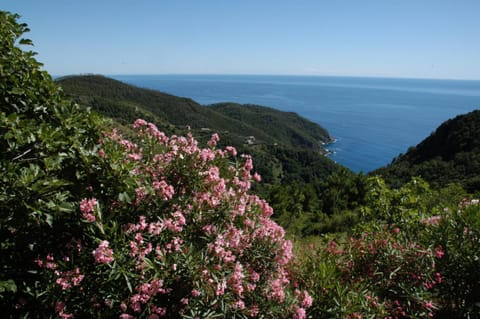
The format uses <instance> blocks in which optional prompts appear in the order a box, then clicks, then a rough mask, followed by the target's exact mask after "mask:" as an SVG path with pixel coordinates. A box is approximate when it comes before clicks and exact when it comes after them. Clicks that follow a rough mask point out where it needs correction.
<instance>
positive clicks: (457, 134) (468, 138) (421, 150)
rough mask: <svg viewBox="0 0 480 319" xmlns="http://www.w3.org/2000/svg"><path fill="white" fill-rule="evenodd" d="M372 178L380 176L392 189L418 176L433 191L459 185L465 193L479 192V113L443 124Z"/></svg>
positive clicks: (462, 116) (458, 117) (478, 111)
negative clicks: (426, 182)
mask: <svg viewBox="0 0 480 319" xmlns="http://www.w3.org/2000/svg"><path fill="white" fill-rule="evenodd" d="M373 174H380V175H383V176H384V177H385V179H386V180H387V181H388V182H389V183H391V184H392V185H393V186H396V187H398V186H399V185H402V184H404V183H405V182H407V181H408V180H410V179H411V178H412V177H414V176H420V177H422V178H423V179H425V180H426V181H428V182H429V183H430V184H431V185H432V186H433V187H436V188H440V187H444V186H446V185H448V184H450V183H460V184H461V185H462V186H463V187H464V188H465V189H466V190H468V191H469V192H472V193H473V192H478V191H480V110H476V111H473V112H470V113H468V114H463V115H459V116H457V117H455V118H454V119H450V120H448V121H446V122H444V123H443V124H441V125H440V126H439V127H438V128H437V129H436V130H435V132H433V133H432V134H431V135H430V136H429V137H427V138H426V139H425V140H423V141H422V142H421V143H419V144H418V145H417V146H415V147H412V148H410V149H409V150H408V151H407V153H405V154H401V155H400V156H398V157H397V158H396V159H394V160H393V162H392V163H391V164H390V165H388V166H386V167H384V168H381V169H378V170H376V171H374V172H373Z"/></svg>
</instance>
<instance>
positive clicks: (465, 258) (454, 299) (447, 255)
mask: <svg viewBox="0 0 480 319" xmlns="http://www.w3.org/2000/svg"><path fill="white" fill-rule="evenodd" d="M423 223H424V224H426V225H427V229H426V234H425V235H426V236H425V237H426V238H425V239H424V240H425V241H426V242H429V243H431V244H432V245H434V246H437V247H442V254H443V258H442V259H441V260H440V261H439V263H438V269H439V272H441V274H442V281H441V283H440V284H439V285H438V286H437V287H436V288H437V289H436V290H437V294H438V298H439V301H440V310H439V317H440V318H480V306H479V303H480V272H479V270H478V269H479V260H480V245H479V239H480V206H479V204H478V200H464V201H463V202H462V203H460V205H459V206H458V207H454V208H451V209H445V210H444V211H443V212H441V213H439V214H438V215H437V216H432V217H430V218H428V219H425V220H423Z"/></svg>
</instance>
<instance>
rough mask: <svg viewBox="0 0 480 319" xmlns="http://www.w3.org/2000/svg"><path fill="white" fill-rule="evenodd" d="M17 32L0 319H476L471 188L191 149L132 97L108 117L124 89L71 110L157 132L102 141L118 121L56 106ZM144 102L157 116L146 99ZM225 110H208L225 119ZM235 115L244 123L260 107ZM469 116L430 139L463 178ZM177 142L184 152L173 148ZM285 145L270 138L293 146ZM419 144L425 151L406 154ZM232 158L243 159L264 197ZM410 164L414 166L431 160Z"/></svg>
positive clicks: (8, 95)
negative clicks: (101, 113) (94, 109)
mask: <svg viewBox="0 0 480 319" xmlns="http://www.w3.org/2000/svg"><path fill="white" fill-rule="evenodd" d="M17 19H18V16H16V15H12V14H10V13H6V12H0V41H1V44H2V46H1V47H0V62H1V63H0V89H1V90H0V147H1V148H2V153H1V154H0V172H1V174H0V212H1V213H0V239H1V241H0V267H1V270H2V271H1V272H0V308H1V309H2V311H3V312H2V315H3V316H4V317H9V318H53V317H60V318H73V317H76V318H84V317H85V318H91V317H97V318H111V317H120V318H124V319H126V318H135V317H138V318H152V319H154V318H159V317H169V318H224V317H226V318H250V317H258V318H307V317H308V318H428V317H435V318H480V307H479V305H480V293H479V292H480V276H479V272H478V269H479V266H480V245H479V238H480V222H479V221H480V205H479V201H478V200H476V199H468V196H469V195H468V194H467V192H466V191H465V190H464V187H466V188H467V189H468V190H476V188H474V187H473V188H472V187H471V185H474V183H473V182H472V181H473V179H472V178H473V177H472V176H470V175H468V174H464V175H462V176H463V177H459V178H451V179H450V178H446V179H445V182H438V180H434V185H433V186H434V187H432V188H431V187H430V186H429V184H428V183H427V182H425V181H424V180H422V179H420V178H413V179H411V178H409V179H408V180H405V181H404V182H402V183H399V184H398V187H393V188H392V187H391V186H389V184H390V185H391V184H394V183H393V182H395V179H390V180H389V181H390V183H386V182H385V181H384V180H383V179H382V178H381V177H378V176H370V177H365V176H363V175H361V174H360V175H357V174H353V173H352V172H350V171H348V170H346V169H339V168H338V166H335V165H333V166H332V164H331V161H322V160H321V159H322V157H321V156H319V155H318V153H314V151H312V150H309V148H311V147H312V145H311V144H310V145H307V144H306V147H303V148H302V147H300V148H291V147H289V146H285V145H283V146H281V147H277V146H278V145H274V144H268V145H267V144H264V145H253V146H252V145H241V146H240V147H239V148H235V147H232V146H226V147H222V146H221V144H219V137H218V135H217V134H215V133H214V134H211V133H212V132H211V131H210V130H202V129H197V130H192V132H195V133H199V134H200V135H201V141H203V142H205V143H203V142H200V143H199V142H197V141H196V140H195V139H194V138H193V134H191V132H188V130H186V128H181V127H180V126H178V123H176V124H172V123H171V122H170V121H168V120H166V119H165V118H163V119H162V118H160V117H159V115H158V114H156V113H155V112H153V111H152V110H149V109H144V108H143V106H142V105H140V104H135V103H134V102H133V100H128V101H127V102H125V101H126V100H124V101H123V102H119V106H118V109H116V108H115V105H116V104H115V103H116V102H115V100H114V99H113V100H111V96H113V95H115V94H119V95H120V96H123V97H124V98H126V97H128V98H130V96H129V94H137V93H135V92H137V91H135V90H137V89H135V90H133V89H131V87H129V86H120V87H121V89H119V90H118V91H115V93H114V92H112V91H111V90H110V88H106V89H105V90H104V91H102V90H100V91H101V94H99V95H97V96H96V97H95V98H94V99H93V100H88V98H87V97H86V96H82V97H80V98H78V97H77V98H78V101H80V102H86V101H87V102H88V103H87V105H89V106H95V103H98V105H101V106H100V107H98V108H97V109H98V110H103V111H104V112H111V113H112V114H113V113H115V110H122V112H123V111H125V112H124V113H125V117H124V116H123V115H122V116H120V117H118V118H117V120H121V121H120V122H121V124H127V123H128V121H127V119H130V118H134V117H135V116H136V115H145V116H146V117H147V118H148V119H152V120H155V121H158V122H157V123H159V124H160V125H165V128H166V130H167V131H168V132H169V133H170V134H165V132H161V131H159V130H158V128H157V126H156V125H155V124H153V123H152V122H149V121H145V120H136V121H135V123H134V125H133V127H131V126H130V128H129V129H126V128H125V127H122V131H123V132H125V133H126V134H128V136H130V137H129V138H126V137H124V136H122V134H120V133H119V131H117V130H116V129H112V128H111V127H112V126H115V125H117V124H118V122H114V123H116V124H112V122H109V121H107V120H105V119H102V118H100V117H98V116H97V115H95V114H94V113H91V112H90V111H89V110H88V109H86V108H80V107H79V106H77V105H76V104H74V103H72V102H71V101H69V100H68V99H66V98H65V97H64V96H63V94H62V92H61V90H60V89H59V88H58V87H57V86H56V85H55V83H54V82H53V80H52V79H51V77H50V76H49V75H48V74H47V73H46V72H45V71H42V70H41V64H40V63H38V62H37V61H36V60H35V58H34V53H32V52H31V51H23V50H22V47H21V46H22V45H29V44H31V43H30V41H29V40H26V39H22V38H21V36H22V34H23V33H24V32H26V31H28V29H27V27H26V25H24V24H19V23H18V22H17ZM82 79H84V78H82ZM89 79H91V80H92V81H93V85H94V84H95V81H97V80H98V81H105V79H104V78H101V77H92V78H89ZM106 81H107V82H108V83H112V82H110V80H106ZM115 85H117V84H115ZM122 85H123V84H122ZM124 89H125V90H124ZM85 92H88V90H86V91H85ZM142 92H143V93H142V94H145V95H147V96H149V99H150V98H151V100H149V101H151V102H152V103H154V102H155V101H156V102H158V100H156V98H154V96H157V94H158V93H154V92H151V91H148V90H145V91H142ZM102 94H103V95H102ZM163 98H165V96H163ZM170 98H172V99H176V98H174V97H170ZM179 101H183V102H182V103H185V105H183V106H184V107H186V108H187V110H190V111H192V110H200V109H197V106H195V103H194V102H193V101H190V100H188V99H180V100H179ZM175 103H176V102H175ZM167 104H168V103H167ZM167 104H166V105H167ZM132 107H133V108H135V109H132ZM189 107H190V109H189ZM199 107H200V106H199ZM238 107H239V106H237V105H230V104H227V105H218V106H214V107H212V108H211V110H210V111H211V112H213V109H215V108H219V109H224V111H225V113H230V115H229V116H231V118H230V120H232V118H233V120H237V119H235V117H238V116H240V114H239V113H238ZM102 108H103V109H102ZM246 108H247V109H248V112H247V113H248V114H249V115H248V116H247V118H248V117H249V118H250V120H248V121H253V118H254V117H255V114H256V113H255V112H259V111H260V110H261V109H259V108H257V107H253V106H251V107H250V106H246ZM184 111H185V110H184ZM199 112H203V111H199ZM209 114H210V113H209ZM252 114H253V115H252ZM262 114H263V113H262ZM279 114H280V113H279ZM216 116H217V115H216ZM222 116H223V115H222ZM225 116H226V115H225ZM259 116H260V115H259ZM264 116H265V117H264V118H263V119H262V121H263V122H262V123H263V124H262V125H265V126H268V125H267V124H268V123H269V122H270V123H277V121H279V119H278V118H277V117H276V116H277V115H276V113H275V112H272V113H270V114H269V115H266V114H264ZM278 116H280V115H278ZM291 116H293V115H291V114H290V115H288V116H287V117H291ZM477 116H478V114H477V112H473V113H471V114H469V115H467V116H466V117H460V118H459V120H458V122H457V119H455V120H453V121H452V122H448V123H447V124H445V127H443V128H442V127H441V129H439V132H447V133H445V134H444V135H442V134H443V133H442V134H440V133H439V134H438V135H436V136H437V137H435V138H439V137H438V136H443V137H442V139H444V140H447V141H449V142H446V143H445V145H447V146H448V151H446V152H445V154H440V155H439V156H440V157H439V158H441V161H442V162H445V161H447V160H452V159H453V160H452V161H453V162H449V163H457V159H458V158H459V156H460V157H461V156H464V155H465V154H469V155H468V156H470V157H468V156H467V155H465V156H467V157H468V158H471V159H472V163H473V164H472V166H471V167H470V166H468V165H467V164H465V166H464V168H465V170H466V171H465V172H470V171H468V170H467V168H469V169H470V168H471V169H472V172H474V171H475V169H476V168H475V167H476V166H475V165H476V164H475V160H474V159H475V158H476V155H475V154H476V153H478V150H477V148H476V146H475V145H476V143H477V142H476V141H473V140H474V139H475V136H478V134H477V133H476V132H477V131H476V128H477V126H476V125H473V124H472V125H470V124H471V123H476V120H475V119H476V117H477ZM113 117H115V116H113ZM290 120H292V121H297V120H295V116H293V118H290ZM298 121H299V122H298V123H301V124H300V125H307V124H305V123H303V122H302V121H301V120H298ZM463 121H466V122H465V123H464V122H463ZM298 123H297V124H298ZM302 123H303V124H302ZM469 123H470V124H469ZM279 125H280V124H279ZM449 127H453V128H455V129H452V130H450V129H448V128H449ZM284 128H286V127H284ZM180 130H183V131H185V132H186V134H185V137H182V136H178V135H175V134H172V133H175V132H178V131H180ZM282 132H283V133H282ZM285 132H292V131H289V130H288V129H287V130H279V131H278V134H279V135H278V136H280V137H278V136H277V137H276V138H280V139H284V138H287V139H288V138H290V139H291V141H294V140H295V138H293V136H294V135H295V134H296V133H295V134H293V135H290V136H289V133H287V134H286V135H285V134H284V133H285ZM452 132H453V133H452ZM455 132H457V133H458V132H464V133H458V134H457V133H455ZM472 134H473V135H472ZM207 135H208V138H206V136H207ZM226 135H227V141H228V140H229V137H231V136H232V135H229V134H228V133H227V134H226ZM272 136H273V135H272ZM432 136H435V134H434V135H432ZM431 138H432V139H434V138H433V137H431ZM450 138H451V139H453V140H455V141H459V143H456V142H452V141H450V140H449V139H450ZM426 141H429V140H428V139H427V140H426ZM462 141H463V142H462ZM466 141H470V142H466ZM300 144H301V143H300ZM199 145H205V147H200V146H199ZM425 145H427V146H428V145H437V146H439V145H441V143H440V144H435V143H433V142H432V143H430V142H428V143H427V142H424V143H423V144H422V146H421V147H420V146H419V147H418V152H420V153H421V152H422V150H424V149H425V147H427V146H425ZM239 149H242V151H252V153H254V154H255V155H256V159H258V164H257V162H255V163H256V169H257V171H262V172H267V176H266V177H264V179H265V180H267V183H258V182H259V181H260V180H261V179H262V178H261V177H260V175H259V174H257V173H255V172H254V171H253V161H252V157H250V156H247V155H239V154H241V153H240V152H239ZM432 149H435V147H433V148H432ZM420 153H418V154H420ZM409 154H410V155H408V154H407V157H408V156H410V158H421V160H420V163H425V161H426V162H429V161H430V159H429V158H430V157H431V156H434V155H432V154H433V153H428V154H427V153H425V154H427V155H425V156H423V157H422V156H420V155H418V154H417V155H418V156H417V155H415V156H416V157H415V156H413V155H412V154H416V153H415V152H414V151H412V152H411V153H409ZM435 154H436V153H435ZM459 154H460V155H459ZM461 154H463V155H461ZM449 165H450V164H449ZM455 165H457V164H455ZM455 165H454V166H455ZM442 167H443V166H442ZM449 167H450V166H449ZM455 167H456V166H455ZM432 172H434V171H433V170H432ZM465 172H464V173H465ZM442 173H443V175H445V176H447V177H448V176H450V175H449V174H450V172H442ZM436 174H437V173H436ZM387 176H388V175H387ZM405 176H407V174H406V175H405ZM402 178H404V176H402ZM392 181H393V182H392ZM396 181H399V180H396ZM455 181H458V182H459V183H453V182H455ZM252 186H253V187H254V188H253V189H255V190H256V191H257V192H261V193H263V194H265V195H266V196H267V197H268V199H269V201H270V203H271V205H272V206H270V205H269V204H268V203H267V201H265V200H262V199H261V198H260V197H259V196H257V195H254V194H253V192H252V191H251V187H252ZM440 186H442V187H440ZM272 207H273V208H274V209H275V212H274V209H272ZM271 217H273V218H274V219H275V220H276V221H277V222H278V223H279V224H277V223H276V222H274V221H273V220H272V219H271ZM281 226H284V227H285V229H286V230H287V233H285V232H284V230H283V228H282V227H281ZM324 233H329V234H328V235H322V234H324ZM287 237H291V238H293V239H295V242H294V245H296V247H292V242H291V241H289V240H287ZM293 248H295V249H296V250H297V252H298V254H299V258H295V257H293V254H292V249H293Z"/></svg>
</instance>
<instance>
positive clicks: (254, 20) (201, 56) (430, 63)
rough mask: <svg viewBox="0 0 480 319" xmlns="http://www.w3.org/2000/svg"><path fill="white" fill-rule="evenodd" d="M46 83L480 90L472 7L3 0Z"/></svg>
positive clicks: (265, 0) (439, 2) (406, 1)
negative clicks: (291, 82)
mask: <svg viewBox="0 0 480 319" xmlns="http://www.w3.org/2000/svg"><path fill="white" fill-rule="evenodd" d="M0 8H1V10H6V11H11V12H14V13H18V14H20V15H21V16H22V19H21V21H22V22H25V23H27V24H28V25H29V27H30V29H31V30H32V31H31V32H30V33H29V34H28V37H29V38H31V39H32V40H33V41H34V43H35V48H34V50H35V51H37V52H38V53H39V55H38V60H40V61H41V62H43V63H44V64H45V69H46V70H48V71H49V72H50V73H51V74H54V75H65V74H78V73H100V74H107V75H108V74H172V73H173V74H287V75H290V74H295V75H352V76H388V77H419V78H456V79H458V78H460V79H479V80H480V41H479V39H480V18H479V14H480V1H479V0H398V1H396V0H350V1H348V0H329V1H323V0H311V1H309V0H295V1H294V0H290V1H287V0H238V1H233V0H170V1H167V0H151V1H150V0H149V1H147V0H128V1H127V0H115V1H111V0H81V1H79V0H42V1H39V0H38V1H37V0H3V1H2V4H1V5H0Z"/></svg>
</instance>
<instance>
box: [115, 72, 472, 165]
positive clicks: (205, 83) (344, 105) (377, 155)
mask: <svg viewBox="0 0 480 319" xmlns="http://www.w3.org/2000/svg"><path fill="white" fill-rule="evenodd" d="M111 77H112V78H115V79H117V80H120V81H122V82H126V83H129V84H133V85H135V86H139V87H143V88H149V89H154V90H159V91H162V92H165V93H169V94H173V95H177V96H182V97H189V98H192V99H193V100H195V101H196V102H198V103H200V104H203V105H209V104H214V103H218V102H237V103H242V104H246V103H248V104H257V105H263V106H269V107H272V108H275V109H279V110H282V111H290V112H296V113H297V114H299V115H301V116H303V117H305V118H307V119H309V120H311V121H313V122H315V123H318V124H319V125H321V126H323V127H324V128H326V129H327V130H328V132H329V133H330V135H331V136H332V137H334V138H335V140H336V142H335V143H332V144H330V145H328V146H327V148H328V150H329V151H330V152H331V154H330V155H329V156H330V157H331V159H332V160H334V161H336V162H338V163H340V164H342V165H344V166H346V167H348V168H350V169H351V170H353V171H355V172H363V173H367V172H370V171H372V170H374V169H376V168H379V167H382V166H385V165H387V164H389V163H390V162H391V161H392V160H393V159H394V158H395V157H396V156H398V155H399V154H401V153H405V152H406V151H407V149H408V148H409V147H411V146H414V145H416V144H418V143H419V142H421V141H422V140H423V139H425V138H426V137H428V136H429V135H430V134H431V133H432V132H433V131H434V130H435V129H436V128H437V127H438V126H439V125H440V124H441V123H442V122H444V121H446V120H448V119H450V118H453V117H455V116H457V115H460V114H464V113H467V112H469V111H472V110H474V109H480V81H470V80H430V79H403V78H402V79H396V78H367V77H334V76H277V75H275V76H269V75H114V76H111ZM479 138H480V137H479Z"/></svg>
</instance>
